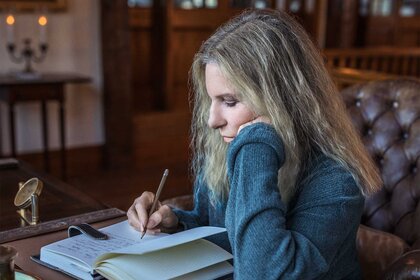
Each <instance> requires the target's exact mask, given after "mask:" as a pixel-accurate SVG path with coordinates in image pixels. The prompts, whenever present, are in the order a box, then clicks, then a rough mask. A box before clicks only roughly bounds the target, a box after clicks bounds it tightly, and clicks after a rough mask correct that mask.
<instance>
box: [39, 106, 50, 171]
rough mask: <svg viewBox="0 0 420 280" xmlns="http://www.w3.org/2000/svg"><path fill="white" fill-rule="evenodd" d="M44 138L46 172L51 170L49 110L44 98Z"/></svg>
mask: <svg viewBox="0 0 420 280" xmlns="http://www.w3.org/2000/svg"><path fill="white" fill-rule="evenodd" d="M41 107H42V140H43V144H44V169H45V172H47V173H49V172H50V159H49V153H48V121H47V119H48V112H47V101H46V100H42V102H41Z"/></svg>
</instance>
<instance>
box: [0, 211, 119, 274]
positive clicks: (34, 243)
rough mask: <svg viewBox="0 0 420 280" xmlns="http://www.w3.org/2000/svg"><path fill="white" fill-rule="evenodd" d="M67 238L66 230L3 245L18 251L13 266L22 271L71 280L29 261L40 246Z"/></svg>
mask: <svg viewBox="0 0 420 280" xmlns="http://www.w3.org/2000/svg"><path fill="white" fill-rule="evenodd" d="M126 218H127V217H125V216H124V217H119V218H114V219H109V220H106V221H102V222H99V223H94V224H92V225H93V226H94V227H95V228H102V227H105V226H108V225H112V224H115V223H117V222H120V221H123V220H125V219H126ZM66 237H67V230H62V231H58V232H54V233H50V234H45V235H41V236H36V237H31V238H26V239H22V240H18V241H14V242H8V243H5V244H6V245H10V246H13V247H14V248H15V249H16V250H17V251H18V256H17V258H16V260H15V264H16V265H17V266H18V267H19V268H21V269H22V270H24V271H26V272H28V273H31V274H33V275H35V276H38V277H40V278H41V279H43V280H48V279H55V280H64V279H66V280H67V279H72V278H70V277H69V276H66V275H65V274H62V273H60V272H57V271H54V270H52V269H49V268H46V267H44V266H41V265H39V264H37V263H35V262H33V261H32V260H31V259H30V256H33V255H38V254H39V251H40V249H41V247H42V246H44V245H47V244H50V243H52V242H55V241H58V240H61V239H64V238H66Z"/></svg>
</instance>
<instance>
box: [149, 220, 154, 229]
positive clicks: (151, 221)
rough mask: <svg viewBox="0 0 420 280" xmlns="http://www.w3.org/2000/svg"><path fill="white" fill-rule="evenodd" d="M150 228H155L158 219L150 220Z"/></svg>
mask: <svg viewBox="0 0 420 280" xmlns="http://www.w3.org/2000/svg"><path fill="white" fill-rule="evenodd" d="M148 225H149V228H154V227H155V226H156V221H155V220H149V223H148Z"/></svg>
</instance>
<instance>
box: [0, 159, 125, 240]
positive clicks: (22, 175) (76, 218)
mask: <svg viewBox="0 0 420 280" xmlns="http://www.w3.org/2000/svg"><path fill="white" fill-rule="evenodd" d="M32 177H37V178H39V179H40V180H41V181H42V182H43V183H44V188H43V190H42V193H41V195H40V197H39V204H40V206H39V213H40V220H41V223H40V224H38V225H34V226H24V227H22V220H21V218H20V216H19V215H18V214H17V213H16V210H17V207H16V206H15V205H14V202H13V201H14V197H15V194H16V192H17V190H18V183H19V182H23V181H26V180H28V179H30V178H32ZM121 215H124V212H123V211H121V210H118V209H115V208H109V207H108V206H107V205H104V204H102V203H100V202H98V201H96V200H94V199H93V198H91V197H89V196H88V195H86V194H85V193H83V192H81V191H79V190H78V189H76V188H74V187H72V186H70V185H68V184H66V183H64V182H62V181H60V180H58V179H55V178H53V177H51V176H49V175H47V174H44V173H40V172H37V171H35V170H33V169H32V168H31V167H30V166H28V165H27V164H25V163H23V162H19V164H18V166H16V167H15V168H2V166H0V217H1V219H0V243H2V242H7V241H11V240H17V239H21V238H26V237H28V236H34V235H39V234H43V233H46V232H52V231H57V230H60V229H63V228H67V227H68V225H69V224H71V223H75V222H78V223H80V222H96V221H101V220H104V219H109V218H112V217H117V216H121Z"/></svg>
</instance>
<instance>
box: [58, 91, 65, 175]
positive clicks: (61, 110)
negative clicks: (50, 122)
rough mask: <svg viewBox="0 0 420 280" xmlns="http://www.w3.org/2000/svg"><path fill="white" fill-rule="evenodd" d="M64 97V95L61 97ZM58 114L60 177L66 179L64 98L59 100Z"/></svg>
mask: <svg viewBox="0 0 420 280" xmlns="http://www.w3.org/2000/svg"><path fill="white" fill-rule="evenodd" d="M63 98H64V97H63ZM59 107H60V108H59V115H60V142H61V147H60V149H61V177H62V179H63V180H66V179H67V173H66V170H67V166H66V162H67V160H66V149H65V147H66V129H65V119H64V118H65V115H64V100H60V102H59Z"/></svg>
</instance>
